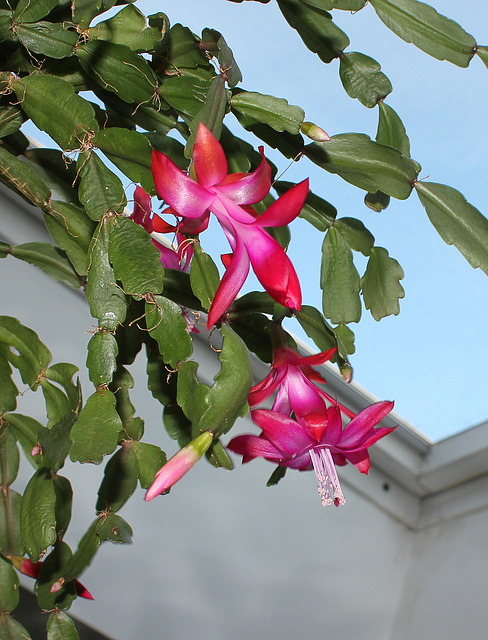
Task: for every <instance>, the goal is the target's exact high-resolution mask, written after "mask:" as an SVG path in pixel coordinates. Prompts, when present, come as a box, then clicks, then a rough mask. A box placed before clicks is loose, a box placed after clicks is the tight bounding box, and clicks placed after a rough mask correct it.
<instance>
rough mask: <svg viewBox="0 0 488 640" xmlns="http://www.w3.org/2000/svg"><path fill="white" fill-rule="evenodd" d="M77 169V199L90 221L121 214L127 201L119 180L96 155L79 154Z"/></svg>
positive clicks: (90, 153) (89, 153)
mask: <svg viewBox="0 0 488 640" xmlns="http://www.w3.org/2000/svg"><path fill="white" fill-rule="evenodd" d="M77 167H78V171H79V176H80V188H79V198H80V202H82V203H83V204H84V205H85V209H86V212H87V214H88V215H89V216H90V218H91V219H92V220H100V218H101V217H102V216H103V215H104V214H106V213H109V212H112V211H113V212H116V213H122V211H123V210H124V208H125V206H126V204H127V200H126V197H125V193H124V187H123V185H122V182H121V181H120V178H118V177H117V176H116V175H115V173H113V172H112V171H110V169H109V168H108V167H106V166H105V165H104V163H103V162H102V161H101V160H100V158H99V157H98V156H97V154H96V153H93V151H90V152H88V153H80V155H79V157H78V162H77Z"/></svg>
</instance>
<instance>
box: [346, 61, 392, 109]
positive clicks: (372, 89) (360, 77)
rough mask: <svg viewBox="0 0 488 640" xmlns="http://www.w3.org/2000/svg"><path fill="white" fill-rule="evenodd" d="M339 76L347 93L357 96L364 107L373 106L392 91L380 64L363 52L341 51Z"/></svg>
mask: <svg viewBox="0 0 488 640" xmlns="http://www.w3.org/2000/svg"><path fill="white" fill-rule="evenodd" d="M339 76H340V78H341V80H342V84H343V85H344V89H345V90H346V91H347V93H348V95H349V96H350V97H351V98H357V99H358V100H359V101H360V102H361V104H363V105H364V106H365V107H369V108H372V107H375V106H376V105H377V104H378V102H379V101H380V100H383V98H386V96H387V95H388V94H389V93H391V91H392V86H391V82H390V81H389V80H388V78H387V77H386V76H385V74H384V73H383V72H382V71H381V66H380V64H379V63H378V62H376V60H373V58H370V57H369V56H365V55H364V54H363V53H357V52H351V53H348V52H346V53H343V54H342V55H341V58H340V67H339Z"/></svg>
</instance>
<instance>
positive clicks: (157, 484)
mask: <svg viewBox="0 0 488 640" xmlns="http://www.w3.org/2000/svg"><path fill="white" fill-rule="evenodd" d="M212 440H213V435H212V434H211V433H210V431H205V432H204V433H201V434H200V435H199V436H198V437H197V438H195V439H194V440H192V441H191V442H190V444H187V445H186V447H183V449H180V450H179V451H178V453H176V454H175V455H174V456H173V457H172V458H171V459H170V460H168V462H167V463H166V464H165V465H163V466H162V467H161V469H160V470H159V471H158V472H157V474H156V478H155V479H154V482H153V483H152V485H151V486H150V487H149V489H148V490H147V493H146V497H145V500H146V501H149V500H152V499H153V498H155V497H156V496H159V495H160V494H161V493H164V492H165V491H168V489H171V487H172V486H173V485H174V484H176V483H177V482H178V480H181V478H182V477H183V476H184V475H185V474H186V473H188V471H190V469H191V468H192V467H194V466H195V464H196V463H197V462H198V461H199V460H200V458H201V457H202V456H203V454H204V453H205V452H206V451H207V449H208V448H209V447H210V445H211V444H212Z"/></svg>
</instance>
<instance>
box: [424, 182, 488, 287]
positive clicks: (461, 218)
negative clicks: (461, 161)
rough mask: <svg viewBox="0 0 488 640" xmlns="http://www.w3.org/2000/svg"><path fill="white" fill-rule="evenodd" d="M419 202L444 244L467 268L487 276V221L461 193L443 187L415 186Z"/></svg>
mask: <svg viewBox="0 0 488 640" xmlns="http://www.w3.org/2000/svg"><path fill="white" fill-rule="evenodd" d="M415 189H416V191H417V194H418V197H419V199H420V202H421V203H422V204H423V206H424V207H425V210H426V212H427V215H428V216H429V220H430V221H431V222H432V224H433V225H434V227H435V228H436V230H437V232H438V233H439V235H440V236H441V238H442V239H443V240H444V242H446V243H447V244H453V245H454V246H455V247H456V249H458V250H459V251H460V252H461V253H462V254H463V256H464V257H465V258H466V260H467V261H468V262H469V264H470V265H471V266H472V267H474V268H475V269H476V268H477V267H479V268H480V269H481V270H482V271H484V272H485V273H486V274H488V220H487V219H486V218H485V217H484V216H483V215H482V214H481V213H480V212H479V211H478V209H476V207H473V205H471V204H469V202H466V199H465V197H464V196H463V194H462V193H460V192H459V191H457V190H456V189H453V188H452V187H448V186H446V185H445V184H436V183H434V182H417V183H416V184H415Z"/></svg>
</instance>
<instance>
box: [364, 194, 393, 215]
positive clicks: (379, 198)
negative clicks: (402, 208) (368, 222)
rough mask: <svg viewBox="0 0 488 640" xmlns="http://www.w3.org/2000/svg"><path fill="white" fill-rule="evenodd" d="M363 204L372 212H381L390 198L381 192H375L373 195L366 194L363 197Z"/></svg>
mask: <svg viewBox="0 0 488 640" xmlns="http://www.w3.org/2000/svg"><path fill="white" fill-rule="evenodd" d="M364 204H365V205H366V206H367V207H369V208H370V209H373V211H383V209H386V208H387V206H388V205H389V204H390V196H387V195H386V193H383V192H382V191H376V192H375V193H367V194H366V195H365V196H364Z"/></svg>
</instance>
